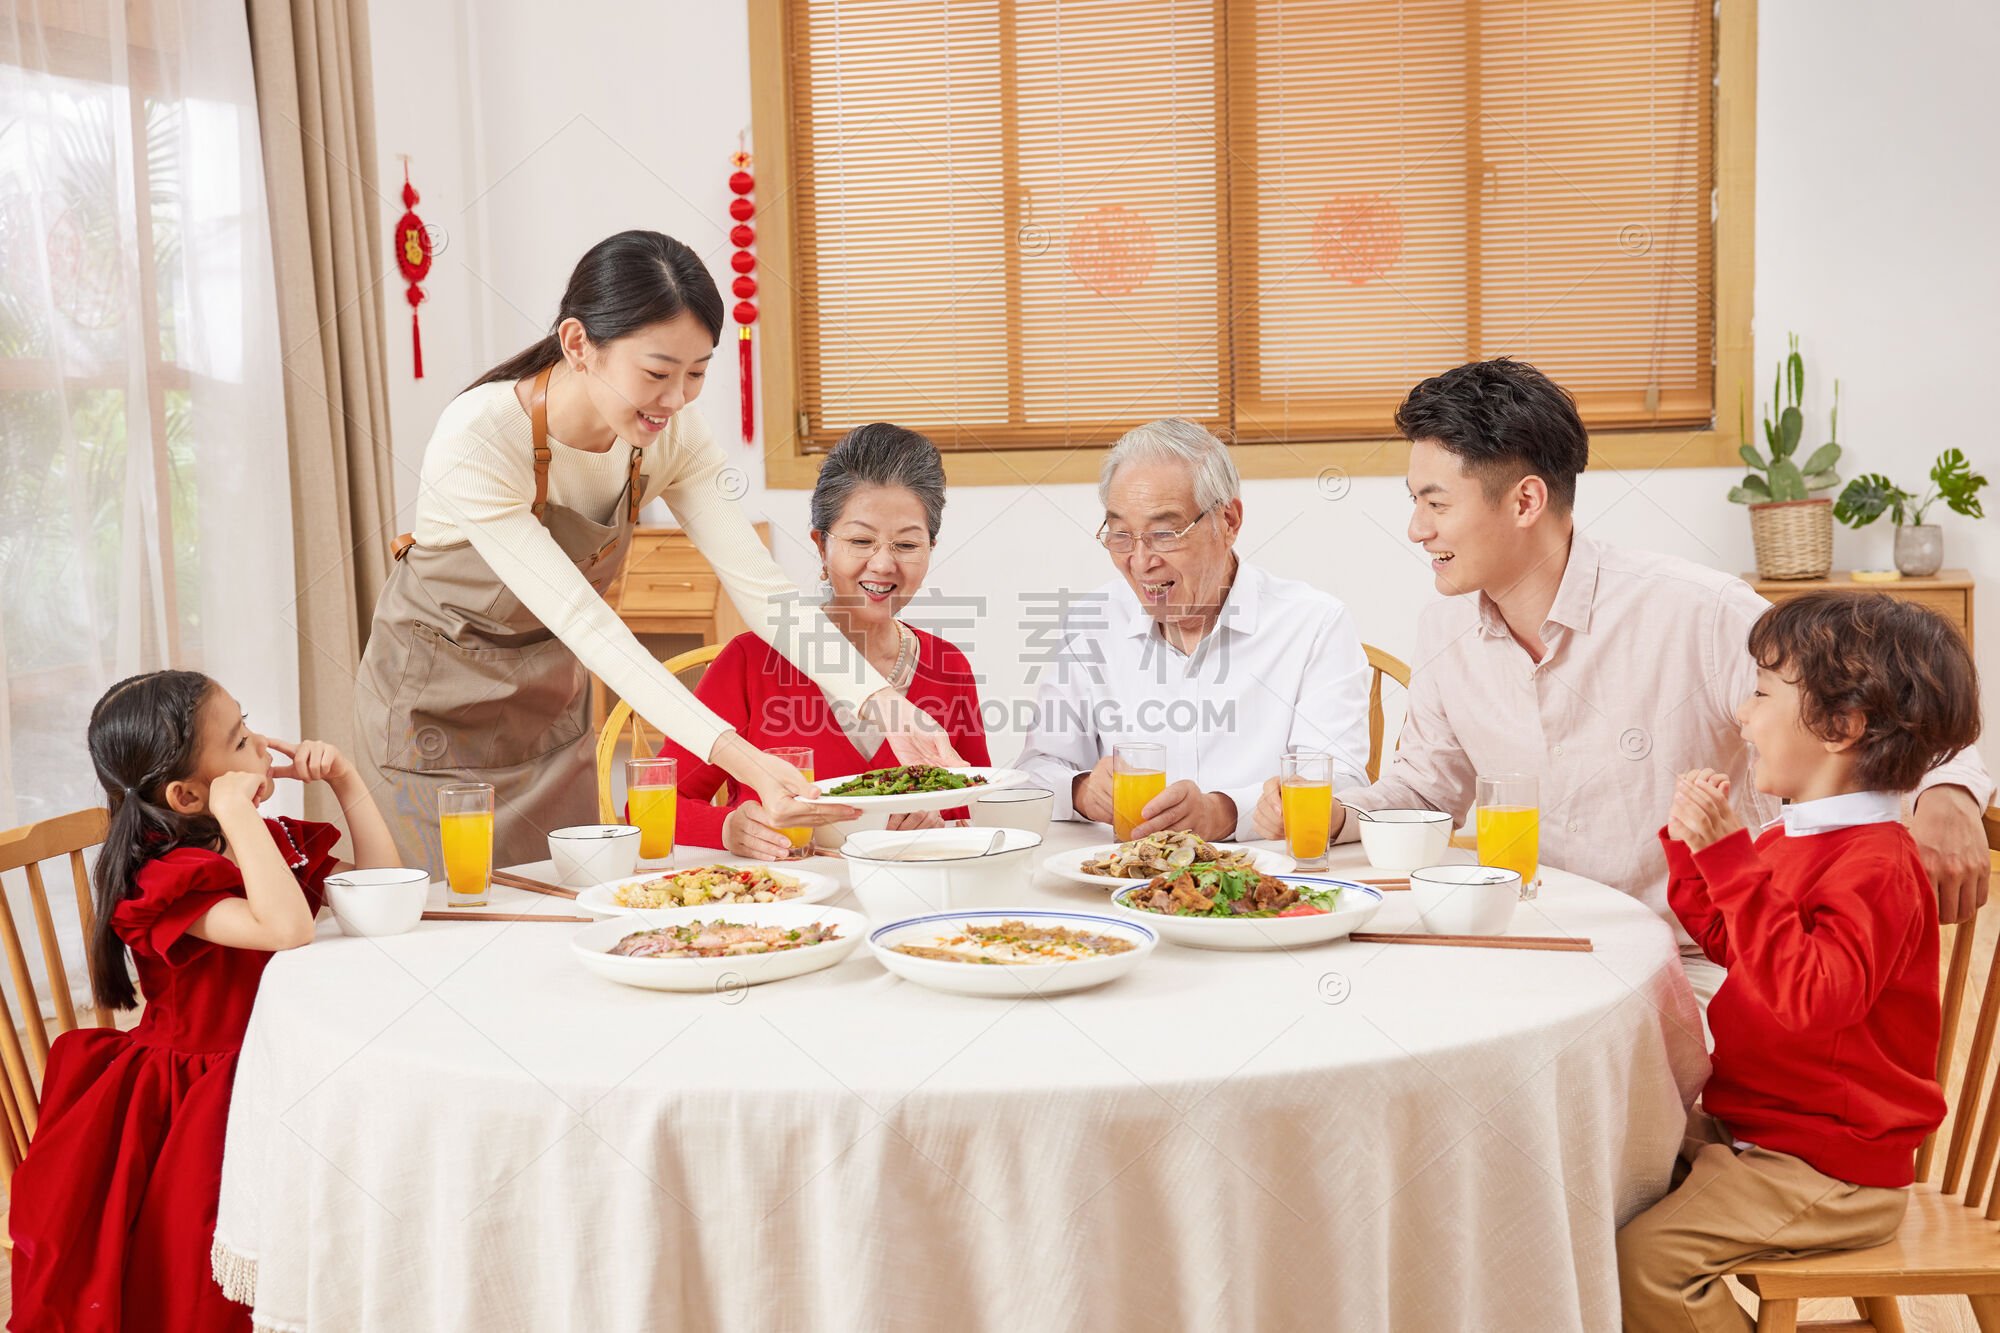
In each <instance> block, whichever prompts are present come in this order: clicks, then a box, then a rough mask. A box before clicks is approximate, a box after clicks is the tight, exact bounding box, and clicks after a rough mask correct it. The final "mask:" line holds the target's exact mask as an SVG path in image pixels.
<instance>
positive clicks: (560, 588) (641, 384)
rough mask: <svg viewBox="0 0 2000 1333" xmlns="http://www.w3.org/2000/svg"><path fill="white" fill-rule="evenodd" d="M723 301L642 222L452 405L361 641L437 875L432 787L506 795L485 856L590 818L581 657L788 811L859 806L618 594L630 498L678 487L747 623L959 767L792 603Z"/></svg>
mask: <svg viewBox="0 0 2000 1333" xmlns="http://www.w3.org/2000/svg"><path fill="white" fill-rule="evenodd" d="M722 317H723V307H722V295H721V293H720V292H718V291H717V290H716V287H715V281H714V279H713V278H711V277H710V276H709V274H708V270H707V269H706V268H704V267H703V266H702V263H701V260H700V259H699V258H698V257H697V256H696V255H695V254H694V252H693V251H692V250H690V249H688V247H687V246H685V245H683V244H681V243H680V242H679V241H675V240H673V239H671V238H669V237H666V236H663V235H661V234H659V233H658V232H647V231H628V232H621V233H619V234H618V235H616V236H613V237H610V238H609V239H607V240H604V241H601V242H599V243H598V244H597V245H595V246H593V247H592V248H591V249H590V251H589V253H587V254H585V255H584V257H583V259H582V260H581V261H579V262H578V264H577V267H576V271H575V272H574V273H573V274H571V276H570V281H569V287H568V289H567V290H566V291H565V292H564V294H563V300H562V307H561V310H560V312H559V314H558V316H557V320H556V325H555V332H553V333H551V334H550V335H549V336H548V337H547V338H544V339H543V340H542V341H540V342H538V343H536V344H535V345H534V346H532V347H530V348H528V349H527V350H526V351H524V352H522V353H521V354H520V355H518V356H516V357H514V358H513V359H511V360H509V361H507V362H505V363H503V364H501V365H499V366H496V367H494V368H493V369H492V370H490V371H488V372H487V373H486V374H485V375H484V376H482V377H481V378H480V379H479V380H478V381H477V382H476V383H475V384H473V386H472V387H471V388H469V389H467V390H466V391H465V392H464V393H462V394H460V395H459V396H458V397H457V398H455V399H453V400H452V402H451V404H450V406H448V407H447V408H446V409H445V411H444V413H443V415H442V416H440V417H439V419H438V425H437V430H436V432H435V433H434V434H433V435H432V436H431V441H430V444H429V445H428V446H427V447H426V449H425V452H424V464H423V480H422V483H421V486H420V489H419V492H418V497H417V524H416V530H415V531H414V532H413V533H411V534H407V535H405V536H403V537H399V538H398V539H397V541H396V544H395V548H396V562H395V566H394V569H393V571H392V572H391V574H390V577H389V582H388V585H387V586H386V587H385V588H384V589H383V592H382V598H381V600H380V601H379V602H378V603H377V604H376V608H375V620H374V626H373V628H372V629H371V630H370V632H369V638H368V647H367V650H366V651H365V652H364V653H363V654H362V659H361V671H360V677H359V680H358V682H357V684H358V686H359V689H358V692H357V702H356V706H355V707H356V718H357V722H358V730H359V736H360V748H361V751H362V755H363V758H364V760H365V761H366V763H367V765H368V766H369V767H370V768H371V769H372V770H373V772H372V774H371V778H372V786H373V790H374V792H375V796H376V800H377V802H378V803H379V804H380V805H381V807H382V810H383V813H384V814H385V815H386V816H387V817H388V820H389V824H390V827H391V829H392V830H393V831H394V832H395V835H396V841H397V846H398V848H399V851H400V853H401V855H402V856H403V857H404V858H405V861H406V864H409V865H412V866H428V867H429V868H430V869H431V872H432V873H433V874H437V873H439V872H440V871H441V869H442V857H441V856H440V855H439V846H438V843H439V834H438V819H437V793H438V789H439V788H441V787H443V786H445V785H446V784H448V783H453V782H486V783H491V784H492V785H493V788H494V803H495V819H494V851H493V855H494V864H495V865H512V864H517V863H519V862H523V861H538V860H541V859H542V858H543V857H545V856H547V855H548V843H547V835H548V833H549V831H550V830H551V829H557V828H562V827H564V826H565V825H570V824H584V823H591V822H593V821H595V819H596V818H597V812H596V802H597V795H596V781H595V773H594V768H593V763H594V756H593V751H594V742H595V737H594V736H593V735H592V734H591V731H590V719H589V706H588V705H589V691H588V688H587V686H588V684H589V673H590V672H595V673H596V674H597V675H598V677H599V678H600V679H602V680H603V681H604V682H605V684H606V685H608V686H609V687H610V688H611V689H613V690H615V691H616V692H617V693H618V694H619V696H620V697H622V698H623V699H625V700H626V701H627V702H629V703H630V704H631V705H632V707H633V709H634V710H635V711H636V712H638V713H639V714H640V715H641V716H642V717H644V718H645V719H646V720H647V721H649V722H651V723H652V724H653V725H654V726H656V727H658V728H660V730H661V731H663V732H664V733H665V734H667V735H668V736H671V737H672V738H673V739H674V740H675V741H676V742H678V743H679V744H681V745H683V746H685V747H686V748H687V749H689V750H691V751H693V752H694V753H696V754H699V755H706V756H708V759H709V761H710V762H711V763H714V764H715V765H717V766H718V767H720V768H722V769H723V770H725V771H726V772H728V773H729V774H730V775H731V776H732V777H735V778H737V779H738V780H739V781H741V782H742V783H743V784H744V785H745V786H747V787H748V788H750V789H751V790H753V791H755V792H756V793H757V794H758V796H759V798H760V799H761V800H762V801H763V802H764V803H765V804H766V805H767V806H769V807H772V808H774V809H775V810H776V811H777V812H778V814H779V815H780V818H781V821H782V822H783V823H785V824H789V825H793V826H798V825H808V824H823V823H827V822H831V821H832V820H834V819H841V818H852V817H854V816H855V815H856V814H857V813H858V812H856V811H854V810H852V809H847V808H844V807H842V808H829V807H821V806H809V805H805V804H803V803H801V802H800V801H798V800H797V799H795V798H796V797H798V796H800V795H813V794H816V793H815V789H814V788H813V787H812V785H811V784H810V783H809V782H807V781H806V780H805V779H804V778H802V777H801V776H800V775H799V773H798V771H797V770H796V769H794V768H793V767H791V766H790V765H789V764H785V763H781V762H779V761H778V760H775V759H773V758H771V757H770V756H768V755H765V754H762V753H760V752H759V751H758V750H756V749H755V748H754V747H753V746H751V745H750V744H749V743H748V742H746V741H744V740H743V738H742V737H740V736H738V735H737V734H736V732H735V731H734V730H732V729H731V728H729V727H728V726H727V725H725V724H724V723H723V722H722V721H721V720H720V719H719V718H717V717H716V716H715V715H714V714H713V713H711V712H709V710H708V709H707V708H705V707H703V706H702V705H701V704H699V703H697V702H696V701H695V698H694V696H693V695H692V694H690V693H689V692H688V691H687V690H686V689H685V688H683V687H682V686H681V685H680V683H679V682H678V681H676V680H675V679H674V678H673V677H672V676H671V675H669V674H668V673H667V672H666V671H664V670H663V669H662V668H661V667H660V665H659V662H658V661H657V660H656V659H655V658H654V657H653V656H652V655H651V654H650V653H648V652H647V651H646V649H645V648H644V647H642V646H641V645H640V643H639V642H638V640H637V639H636V638H634V637H633V635H632V633H631V631H630V630H628V629H626V628H625V625H624V623H623V622H622V621H620V620H619V619H618V616H617V613H616V612H614V611H613V610H612V609H611V607H610V605H609V604H608V603H607V602H605V600H604V592H605V590H606V588H608V587H609V586H610V584H611V582H612V580H613V579H614V578H615V577H616V576H617V574H618V571H619V568H620V567H621V566H622V565H623V563H624V560H625V552H626V549H627V547H628V546H629V544H630V542H631V537H632V529H633V526H634V525H635V523H636V522H637V520H638V515H639V508H640V506H641V505H642V504H644V503H645V502H646V501H648V500H650V499H652V498H653V497H655V496H661V497H664V498H665V500H666V501H667V504H668V506H669V508H671V509H672V510H673V513H674V517H675V518H676V519H677V520H678V521H679V522H680V524H681V526H682V528H683V529H685V530H686V532H687V534H688V536H689V537H690V538H691V539H693V541H694V544H695V545H696V547H698V548H699V549H700V551H701V553H702V555H703V556H704V557H706V558H707V560H708V561H709V563H710V564H711V565H712V566H713V567H714V568H715V571H716V574H717V576H718V577H719V578H720V579H721V581H722V585H723V587H724V589H725V590H726V591H727V592H728V593H729V595H730V598H731V599H732V600H733V601H734V602H735V604H736V607H737V609H738V610H739V611H740V612H742V614H743V618H744V620H745V621H747V622H748V623H749V625H750V627H751V628H752V629H753V630H755V631H756V632H757V633H758V634H760V635H762V636H763V637H764V638H765V639H766V640H767V641H768V642H769V643H770V644H771V645H772V646H773V647H775V648H777V649H778V650H779V651H780V652H781V653H783V654H784V655H785V656H786V657H787V658H788V659H790V660H791V661H792V662H793V663H794V664H795V665H797V666H798V667H799V669H800V670H802V671H804V672H805V673H806V674H807V675H809V676H810V677H812V679H813V681H814V683H815V684H817V685H818V686H819V687H820V688H821V690H822V691H824V693H825V694H826V696H827V697H828V699H829V700H830V701H831V702H832V703H833V705H834V707H835V708H836V710H841V711H844V712H845V711H850V710H851V712H852V714H854V715H858V716H860V717H864V718H869V719H872V720H873V721H874V722H875V724H876V725H878V726H880V727H882V728H883V729H884V730H885V731H886V732H887V733H888V735H889V739H890V744H891V746H892V748H893V749H894V751H895V753H896V755H897V757H898V759H900V760H901V761H902V762H904V763H941V764H956V763H958V762H959V759H958V756H957V755H956V754H955V753H954V752H953V751H952V749H951V746H950V743H949V742H948V741H947V740H946V739H944V733H943V731H942V729H941V728H940V727H939V726H938V724H937V722H936V721H935V720H933V719H932V718H931V717H930V716H929V715H928V714H926V713H924V712H923V711H922V710H920V709H918V708H916V707H915V706H914V705H912V704H911V703H910V702H909V700H907V699H905V698H904V697H903V696H902V695H900V694H898V693H897V692H895V691H894V690H892V689H891V688H890V687H889V685H888V683H887V682H886V681H884V680H883V679H882V677H881V675H880V674H879V673H877V672H876V671H875V670H874V669H873V668H872V667H870V666H869V665H868V664H867V663H866V662H865V661H864V660H861V659H860V658H859V656H858V655H857V654H855V653H854V652H853V651H852V649H851V648H850V647H849V646H848V644H847V641H846V640H845V639H844V638H843V637H842V636H841V635H840V634H839V633H838V632H837V631H835V630H834V629H833V627H832V626H831V625H830V624H829V623H828V622H827V620H826V617H825V616H824V614H823V613H821V611H820V610H819V609H818V607H816V606H811V605H806V604H804V603H802V602H801V600H800V598H799V596H798V593H797V591H796V590H795V589H794V588H793V587H792V585H791V584H790V582H789V581H787V580H786V578H785V577H784V575H783V573H781V572H780V571H779V569H778V566H777V564H776V562H775V561H773V560H772V558H771V556H770V554H769V552H767V551H766V550H765V549H764V547H763V545H762V543H760V542H759V541H758V540H757V535H756V532H755V530H754V529H753V528H752V527H751V526H750V522H749V520H748V519H747V518H746V517H745V516H744V515H743V513H742V511H741V510H740V509H739V508H738V507H737V505H736V503H735V501H734V500H733V499H731V498H730V494H729V493H730V492H733V491H736V490H738V489H740V488H739V487H736V486H731V485H728V484H727V483H726V481H725V479H724V475H723V474H724V459H723V455H722V451H721V450H720V449H719V448H718V447H717V446H716V444H715V442H714V440H713V439H712V438H711V436H710V435H709V432H708V429H707V427H706V425H705V424H704V422H703V421H702V419H701V417H700V416H699V415H698V414H696V413H694V412H686V411H683V410H682V409H684V408H685V407H686V406H687V404H688V403H690V402H692V401H693V399H694V398H695V396H696V395H697V394H698V393H700V392H701V385H702V379H703V377H704V376H705V375H706V374H707V371H708V363H709V360H710V358H711V357H712V356H713V354H714V351H715V344H716V341H717V339H718V338H719V337H720V336H721V333H722Z"/></svg>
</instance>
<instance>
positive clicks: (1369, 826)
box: [1347, 810, 1451, 872]
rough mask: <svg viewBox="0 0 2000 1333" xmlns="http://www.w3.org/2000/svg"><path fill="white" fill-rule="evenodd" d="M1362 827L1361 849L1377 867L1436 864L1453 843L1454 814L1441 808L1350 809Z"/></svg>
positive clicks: (1397, 868)
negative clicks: (1452, 826) (1366, 810)
mask: <svg viewBox="0 0 2000 1333" xmlns="http://www.w3.org/2000/svg"><path fill="white" fill-rule="evenodd" d="M1347 817H1348V818H1349V819H1352V820H1354V821H1355V822H1356V823H1357V824H1358V825H1359V826H1360V828H1361V850H1363V851H1364V852H1366V853H1367V854H1368V864H1369V865H1372V866H1374V867H1375V868H1376V869H1377V870H1393V871H1401V872H1407V871H1411V870H1415V869H1417V868H1418V867H1420V866H1434V865H1436V864H1437V863H1438V862H1440V861H1442V860H1444V854H1445V849H1446V848H1448V847H1450V846H1451V816H1450V815H1448V814H1446V813H1445V812H1444V811H1442V810H1370V811H1368V812H1367V813H1366V814H1363V813H1362V812H1361V811H1359V810H1349V811H1348V812H1347Z"/></svg>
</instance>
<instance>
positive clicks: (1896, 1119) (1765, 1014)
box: [1660, 823, 1945, 1189]
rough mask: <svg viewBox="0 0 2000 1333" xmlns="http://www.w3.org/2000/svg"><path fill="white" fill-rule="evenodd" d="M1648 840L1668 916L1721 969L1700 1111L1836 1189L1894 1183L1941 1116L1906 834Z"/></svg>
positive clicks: (1932, 916) (1931, 954)
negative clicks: (1664, 875)
mask: <svg viewBox="0 0 2000 1333" xmlns="http://www.w3.org/2000/svg"><path fill="white" fill-rule="evenodd" d="M1660 841H1661V842H1663V843H1665V844H1666V848H1667V871H1668V880H1667V898H1668V900H1669V901H1670V902H1671V903H1672V904H1673V908H1674V913H1675V915H1677V916H1679V917H1680V919H1681V924H1682V925H1684V926H1686V927H1687V929H1688V933H1689V934H1691V935H1693V936H1694V938H1695V940H1696V942H1697V943H1699V944H1700V945H1701V947H1702V951H1703V952H1704V953H1706V954H1707V955H1708V956H1709V957H1710V958H1712V959H1714V960H1715V961H1716V962H1717V963H1719V964H1721V965H1722V966H1723V967H1726V968H1728V969H1729V976H1728V978H1727V979H1726V980H1725V981H1724V982H1723V983H1722V988H1721V989H1720V990H1719V991H1717V992H1716V995H1715V999H1714V1000H1713V1001H1712V1002H1711V1003H1710V1004H1709V1007H1708V1022H1709V1027H1710V1029H1711V1030H1712V1031H1713V1033H1714V1034H1715V1056H1714V1068H1713V1071H1712V1072H1711V1073H1710V1074H1709V1078H1708V1086H1707V1087H1706V1088H1704V1089H1703V1090H1702V1104H1703V1106H1704V1107H1705V1108H1706V1109H1707V1111H1708V1113H1709V1114H1710V1115H1712V1116H1714V1117H1716V1118H1717V1119H1718V1120H1720V1121H1722V1122H1723V1123H1724V1124H1725V1125H1727V1126H1728V1127H1729V1129H1730V1132H1731V1133H1733V1134H1735V1135H1736V1136H1737V1137H1738V1138H1741V1139H1745V1140H1747V1141H1749V1142H1751V1143H1754V1144H1756V1145H1757V1146H1758V1147H1760V1148H1769V1149H1771V1150H1772V1151H1773V1152H1783V1153H1790V1154H1792V1155H1793V1156H1795V1157H1800V1158H1803V1159H1804V1160H1805V1161H1806V1163H1807V1164H1808V1165H1810V1166H1811V1167H1812V1168H1813V1169H1814V1170H1816V1171H1819V1172H1821V1173H1823V1174H1825V1175H1829V1176H1832V1177H1834V1178H1835V1179H1837V1180H1844V1181H1847V1182H1849V1183H1850V1184H1855V1185H1878V1186H1883V1187H1885V1188H1890V1189H1895V1188H1900V1187H1901V1186H1904V1185H1908V1184H1909V1183H1910V1181H1911V1178H1912V1171H1911V1167H1912V1161H1911V1157H1912V1154H1914V1153H1915V1152H1916V1149H1917V1144H1918V1143H1919V1142H1921V1141H1922V1139H1923V1137H1924V1135H1926V1134H1928V1133H1930V1132H1931V1131H1932V1130H1933V1129H1936V1128H1937V1126H1938V1124H1939V1123H1940V1122H1941V1121H1943V1119H1944V1109H1945V1107H1944V1094H1943V1093H1942V1092H1941V1091H1940V1090H1939V1088H1938V1085H1937V1079H1936V1077H1935V1070H1936V1062H1937V1049H1938V1028H1939V1024H1940V1019H1939V1011H1938V923H1937V898H1936V896H1935V894H1934V893H1933V892H1932V890H1931V883H1930V878H1929V877H1928V876H1927V875H1925V874H1924V867H1923V863H1922V862H1921V861H1920V860H1919V859H1918V857H1917V845H1916V843H1915V842H1914V841H1913V840H1912V839H1911V837H1910V833H1909V830H1908V829H1906V828H1904V827H1903V826H1902V825H1901V824H1897V823H1881V824H1860V825H1856V826H1854V827H1852V828H1844V829H1834V830H1832V831H1830V832H1826V833H1815V834H1812V835H1810V836H1807V837H1798V838H1791V837H1787V836H1785V831H1784V826H1783V825H1776V826H1774V827H1772V828H1771V829H1769V830H1767V831H1766V832H1765V833H1764V835H1763V836H1762V837H1761V838H1759V839H1758V840H1757V841H1756V842H1755V843H1754V844H1753V843H1752V842H1751V840H1750V835H1749V833H1748V832H1745V831H1738V832H1736V833H1732V834H1730V835H1729V836H1728V837H1726V838H1723V839H1722V840H1721V841H1719V842H1716V843H1714V844H1712V845H1710V846H1709V847H1706V848H1704V849H1703V850H1701V851H1699V852H1695V853H1692V854H1690V852H1689V851H1688V847H1687V844H1686V843H1682V842H1677V841H1675V840H1674V839H1672V838H1669V837H1668V836H1667V833H1666V830H1665V829H1662V830H1660Z"/></svg>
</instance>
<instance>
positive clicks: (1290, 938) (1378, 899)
mask: <svg viewBox="0 0 2000 1333" xmlns="http://www.w3.org/2000/svg"><path fill="white" fill-rule="evenodd" d="M1277 878H1279V879H1282V880H1284V881H1285V882H1286V883H1287V884H1298V885H1303V886H1306V887H1310V888H1315V889H1326V888H1338V889H1339V890H1340V900H1339V902H1338V903H1336V904H1335V906H1334V909H1333V910H1332V911H1331V912H1318V913H1315V914H1314V915H1312V916H1263V917H1248V918H1246V917H1226V916H1168V915H1167V914H1166V913H1164V912H1148V911H1147V910H1145V909H1144V908H1143V907H1133V906H1131V905H1129V904H1128V903H1127V901H1126V900H1127V899H1128V898H1130V897H1131V896H1132V895H1133V894H1134V893H1136V892H1138V891H1139V890H1140V889H1143V888H1145V887H1146V886H1145V884H1144V883H1143V882H1142V883H1138V884H1128V885H1126V886H1125V887H1124V888H1122V889H1120V890H1118V891H1117V892H1116V893H1114V894H1112V895H1111V905H1112V906H1113V907H1115V908H1116V909H1118V912H1119V915H1120V916H1122V917H1123V918H1124V919H1126V920H1128V921H1138V922H1144V923H1145V924H1146V925H1148V926H1151V927H1152V928H1153V929H1154V930H1157V931H1158V932H1159V933H1160V935H1161V936H1162V937H1163V938H1165V939H1168V940H1171V941H1173V942H1174V943H1175V944H1179V945H1182V946H1184V947H1186V948H1190V949H1294V948H1301V947H1304V946H1306V945H1312V944H1325V943H1326V942H1328V941H1329V940H1337V939H1343V938H1345V937H1346V936H1348V935H1351V934H1353V933H1354V932H1355V931H1357V930H1359V929H1361V928H1362V927H1363V926H1365V925H1367V924H1368V923H1369V921H1371V920H1373V919H1374V916H1375V913H1377V912H1378V911H1380V910H1381V909H1382V891H1381V890H1380V889H1377V888H1373V887H1371V886H1370V885H1367V884H1355V883H1353V882H1351V881H1349V880H1344V879H1331V878H1328V877H1325V876H1321V875H1279V876H1277Z"/></svg>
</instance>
